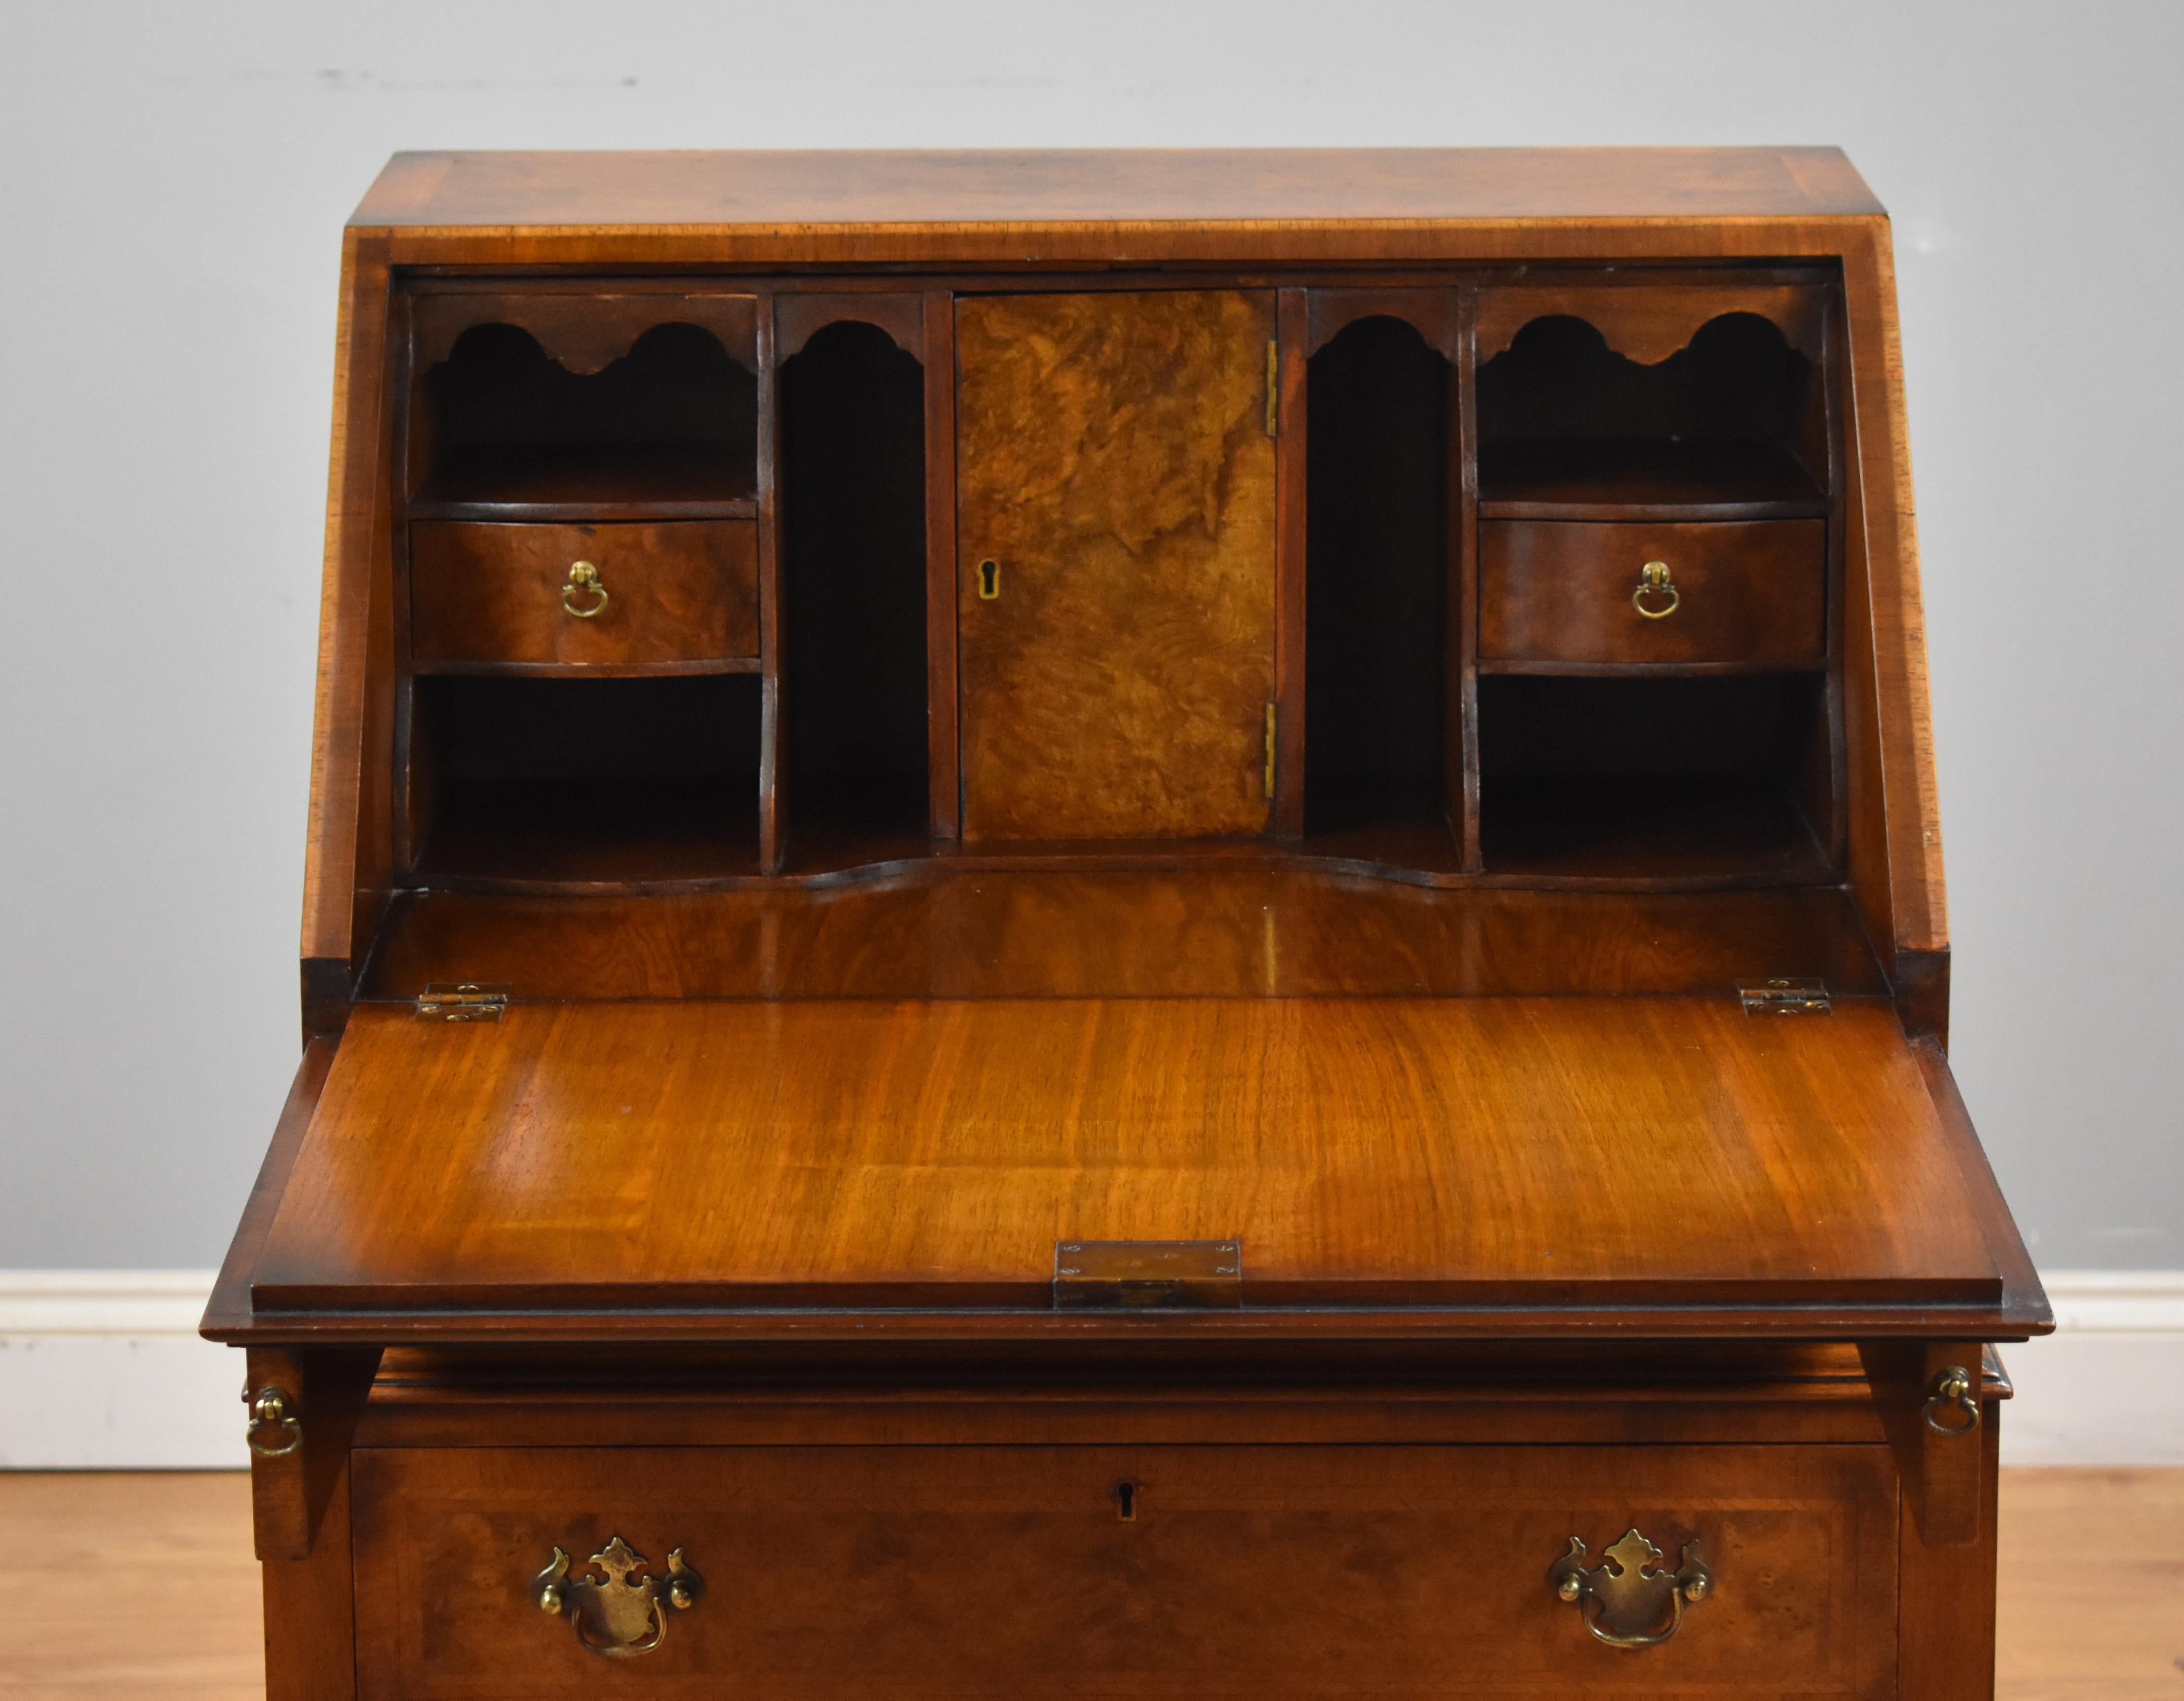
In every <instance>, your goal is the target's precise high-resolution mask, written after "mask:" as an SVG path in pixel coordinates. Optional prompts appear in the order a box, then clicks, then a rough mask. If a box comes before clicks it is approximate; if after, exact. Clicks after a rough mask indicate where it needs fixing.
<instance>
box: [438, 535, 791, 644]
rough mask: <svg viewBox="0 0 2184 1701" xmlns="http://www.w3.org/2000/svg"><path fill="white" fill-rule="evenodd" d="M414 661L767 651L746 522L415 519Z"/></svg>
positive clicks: (754, 538)
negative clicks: (762, 648) (760, 635)
mask: <svg viewBox="0 0 2184 1701" xmlns="http://www.w3.org/2000/svg"><path fill="white" fill-rule="evenodd" d="M409 634H410V652H411V653H412V655H413V656H414V657H415V659H416V660H417V661H418V663H419V664H421V665H425V666H427V667H429V666H431V665H432V664H435V663H438V664H449V663H454V664H460V663H464V662H526V663H531V664H562V665H576V666H587V665H588V666H594V667H612V666H635V665H644V664H659V663H662V662H707V661H725V660H733V659H737V658H739V657H748V656H754V655H755V654H757V653H758V531H757V527H756V526H755V525H754V524H753V523H752V522H751V521H749V520H666V521H659V522H655V523H652V524H635V523H632V524H625V525H499V524H493V523H487V522H479V523H471V522H467V521H457V520H421V521H419V522H417V523H416V524H415V525H412V526H411V527H410V528H409Z"/></svg>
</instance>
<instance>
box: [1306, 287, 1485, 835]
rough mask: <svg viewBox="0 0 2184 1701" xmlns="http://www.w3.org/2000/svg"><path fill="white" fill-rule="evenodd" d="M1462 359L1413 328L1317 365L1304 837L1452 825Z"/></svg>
mask: <svg viewBox="0 0 2184 1701" xmlns="http://www.w3.org/2000/svg"><path fill="white" fill-rule="evenodd" d="M1450 380H1451V370H1450V366H1449V363H1448V362H1447V360H1446V359H1444V358H1443V357H1442V356H1441V355H1440V353H1437V352H1436V351H1435V350H1434V349H1433V348H1432V347H1429V345H1428V344H1427V342H1425V340H1424V337H1422V336H1420V335H1419V334H1418V331H1416V330H1414V329H1413V328H1412V326H1411V325H1407V324H1406V323H1404V322H1403V321H1401V320H1395V319H1386V318H1370V319H1362V320H1357V321H1356V322H1355V323H1353V324H1351V325H1349V326H1347V327H1346V328H1345V329H1344V330H1343V331H1341V332H1340V334H1339V335H1338V336H1335V337H1334V338H1333V339H1332V340H1331V341H1329V342H1328V344H1327V345H1326V346H1325V347H1323V348H1322V349H1321V350H1320V351H1319V352H1318V353H1316V354H1315V355H1313V356H1312V361H1311V364H1310V367H1309V369H1308V372H1307V386H1308V388H1307V407H1308V410H1309V411H1308V417H1309V420H1310V428H1309V431H1308V432H1307V437H1306V514H1307V531H1306V546H1305V547H1306V563H1307V564H1306V575H1305V577H1306V593H1305V594H1306V609H1305V830H1306V831H1307V834H1308V835H1311V836H1313V837H1322V836H1327V835H1341V834H1346V833H1353V832H1357V831H1377V832H1382V833H1385V832H1386V831H1390V830H1401V829H1402V828H1406V827H1412V828H1415V827H1424V828H1428V829H1430V830H1431V831H1434V832H1435V833H1436V834H1437V835H1439V836H1440V837H1443V838H1447V839H1449V840H1450V842H1451V844H1452V843H1453V838H1452V837H1451V834H1450V832H1449V828H1448V809H1449V799H1448V787H1447V781H1446V766H1447V764H1446V725H1447V692H1448V671H1449V670H1448V653H1449V638H1448V613H1447V610H1448V601H1449V539H1450V534H1451V517H1450V511H1449V507H1450V490H1449V473H1450V453H1449V415H1450V400H1451V381H1450Z"/></svg>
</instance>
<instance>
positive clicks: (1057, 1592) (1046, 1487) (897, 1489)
mask: <svg viewBox="0 0 2184 1701" xmlns="http://www.w3.org/2000/svg"><path fill="white" fill-rule="evenodd" d="M355 1459H356V1471H355V1476H354V1518H355V1525H354V1540H355V1557H356V1591H357V1616H356V1646H357V1658H358V1670H359V1677H360V1687H359V1694H360V1695H362V1696H365V1697H367V1698H373V1701H398V1698H399V1701H420V1698H438V1697H446V1698H454V1697H461V1698H465V1701H493V1698H507V1701H515V1698H518V1697H521V1698H525V1701H532V1698H552V1697H571V1698H574V1697H579V1696H581V1697H584V1698H587V1701H597V1698H599V1697H610V1696H659V1697H674V1698H695V1697H699V1696H704V1697H709V1698H710V1697H719V1696H730V1695H732V1696H736V1697H738V1698H750V1701H760V1698H768V1697H797V1698H818V1697H830V1698H835V1697H846V1696H856V1695H866V1694H882V1695H890V1696H921V1697H939V1696H982V1697H1009V1698H1011V1701H1014V1698H1019V1697H1024V1696H1084V1697H1089V1696H1123V1695H1129V1696H1173V1697H1178V1698H1182V1697H1190V1698H1194V1701H1195V1698H1202V1697H1206V1696H1251V1697H1255V1698H1264V1697H1268V1696H1351V1695H1358V1696H1362V1695H1371V1696H1377V1697H1382V1698H1387V1697H1412V1696H1415V1697H1427V1696H1432V1697H1446V1696H1451V1695H1458V1694H1464V1695H1468V1694H1474V1693H1490V1694H1495V1695H1507V1696H1529V1695H1538V1696H1542V1697H1544V1696H1550V1695H1552V1696H1555V1697H1557V1698H1566V1697H1568V1696H1571V1695H1577V1694H1584V1695H1591V1696H1603V1695H1606V1696H1614V1695H1622V1696H1631V1697H1637V1696H1644V1697H1646V1698H1648V1701H1674V1698H1696V1697H1698V1696H1701V1695H1704V1696H1708V1697H1713V1698H1721V1697H1736V1696H1751V1697H1758V1696H1791V1695H1795V1696H1814V1697H1843V1698H1850V1697H1857V1698H1861V1701H1867V1698H1881V1697H1887V1696H1891V1695H1892V1694H1893V1693H1894V1669H1895V1647H1896V1632H1895V1622H1894V1618H1895V1611H1896V1566H1895V1555H1896V1545H1895V1541H1896V1490H1895V1486H1894V1477H1893V1475H1892V1471H1891V1469H1890V1466H1889V1465H1888V1462H1887V1457H1886V1449H1885V1448H1878V1447H1772V1448H1765V1447H1759V1448H1736V1447H1683V1448H1679V1447H1651V1448H1551V1447H1536V1448H1456V1447H1339V1446H1325V1447H1317V1448H1312V1447H1279V1446H1276V1447H1252V1446H1232V1447H1146V1448H1127V1447H1123V1448H1082V1447H1078V1448H1050V1447H1006V1448H956V1447H931V1448H862V1447H846V1448H687V1449H685V1448H659V1449H631V1450H620V1451H610V1450H601V1449H586V1448H550V1449H535V1450H534V1449H489V1448H485V1449H471V1448H463V1449H447V1450H432V1449H393V1448H388V1449H371V1450H364V1451H359V1453H358V1454H356V1455H355ZM1633 1530H1635V1531H1638V1532H1640V1533H1639V1534H1638V1535H1637V1536H1635V1537H1633V1536H1630V1535H1629V1534H1628V1533H1627V1532H1630V1531H1633ZM616 1538H620V1539H619V1541H617V1540H616ZM1573 1538H1575V1540H1576V1541H1577V1542H1579V1543H1583V1544H1584V1547H1583V1548H1582V1549H1581V1550H1580V1548H1577V1547H1575V1546H1574V1545H1573ZM1647 1543H1651V1546H1652V1548H1653V1549H1658V1557H1654V1556H1651V1555H1649V1550H1648V1548H1647V1545H1646V1544H1647ZM557 1549H558V1550H559V1551H560V1554H563V1555H565V1556H566V1563H565V1565H563V1564H561V1563H560V1562H557V1561H556V1559H555V1554H556V1550H557ZM1610 1549H1613V1552H1612V1553H1611V1552H1610V1551H1609V1550H1610ZM640 1555H641V1556H643V1557H642V1559H641V1560H640V1559H639V1557H638V1556H640ZM595 1556H596V1557H595ZM1619 1565H1620V1566H1622V1567H1624V1570H1623V1571H1622V1573H1621V1574H1619V1572H1618V1569H1617V1568H1618V1566H1619ZM1551 1573H1552V1575H1551ZM542 1606H543V1609H542ZM1607 1637H1619V1638H1620V1639H1621V1640H1622V1641H1624V1642H1625V1643H1631V1644H1633V1645H1630V1646H1627V1647H1618V1646H1613V1645H1611V1644H1610V1643H1609V1641H1608V1640H1607V1639H1605V1638H1607Z"/></svg>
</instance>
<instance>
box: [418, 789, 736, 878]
mask: <svg viewBox="0 0 2184 1701" xmlns="http://www.w3.org/2000/svg"><path fill="white" fill-rule="evenodd" d="M757 870H758V797H757V792H756V788H755V787H754V786H752V785H750V784H749V783H748V782H747V781H744V780H741V779H738V778H735V777H733V776H729V775H722V776H719V777H710V776H709V777H705V778H702V779H677V780H671V781H661V780H649V781H601V780H588V781H586V780H566V779H556V780H540V781H532V780H467V781H462V782H460V784H450V785H448V787H445V789H444V791H443V795H442V796H441V798H440V799H439V802H438V805H437V809H436V811H435V813H434V815H433V819H432V830H431V832H430V833H429V835H428V836H427V837H426V842H425V846H424V848H423V850H422V852H421V853H420V854H419V856H418V859H417V864H416V867H415V870H413V881H414V883H415V885H417V886H420V887H426V888H433V889H438V890H443V891H481V892H482V891H499V892H526V891H630V890H636V889H640V888H643V887H650V886H655V885H677V884H684V883H688V882H692V881H709V880H717V879H721V878H723V877H727V876H738V875H755V873H756V872H757Z"/></svg>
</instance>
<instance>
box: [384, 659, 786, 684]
mask: <svg viewBox="0 0 2184 1701" xmlns="http://www.w3.org/2000/svg"><path fill="white" fill-rule="evenodd" d="M760 666H761V664H760V660H759V659H758V658H757V657H756V656H719V657H716V658H714V659H710V660H708V661H658V662H510V661H418V662H412V663H411V664H410V666H409V671H410V672H412V673H414V674H420V675H464V676H466V677H470V678H476V679H697V678H705V677H709V676H718V675H723V674H752V673H757V672H759V671H760Z"/></svg>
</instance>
